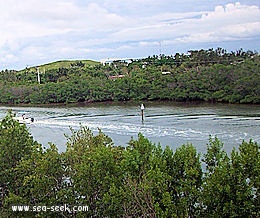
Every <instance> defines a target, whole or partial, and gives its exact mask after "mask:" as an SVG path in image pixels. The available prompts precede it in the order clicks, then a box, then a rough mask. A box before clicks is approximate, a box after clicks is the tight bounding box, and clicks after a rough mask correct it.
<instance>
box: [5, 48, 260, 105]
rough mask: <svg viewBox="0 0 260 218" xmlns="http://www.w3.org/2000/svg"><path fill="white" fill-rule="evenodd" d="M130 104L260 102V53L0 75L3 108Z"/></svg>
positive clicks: (194, 54) (69, 65) (63, 65)
mask: <svg viewBox="0 0 260 218" xmlns="http://www.w3.org/2000/svg"><path fill="white" fill-rule="evenodd" d="M129 100H170V101H210V102H231V103H260V57H259V54H258V53H257V52H253V51H243V50H242V49H240V50H238V51H236V52H227V51H226V50H225V49H222V48H217V49H215V50H213V49H209V50H192V51H189V52H188V53H187V54H179V53H176V54H175V55H174V56H166V55H154V56H150V57H147V58H143V59H136V60H124V61H122V60H118V61H111V62H105V63H102V64H101V63H98V62H93V61H67V62H56V63H55V64H48V65H43V66H38V67H31V68H26V69H24V70H22V71H15V70H3V71H1V72H0V103H1V104H50V103H77V102H93V101H129Z"/></svg>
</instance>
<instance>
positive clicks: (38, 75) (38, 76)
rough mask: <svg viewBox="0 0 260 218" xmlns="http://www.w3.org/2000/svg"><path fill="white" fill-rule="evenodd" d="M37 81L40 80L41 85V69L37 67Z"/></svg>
mask: <svg viewBox="0 0 260 218" xmlns="http://www.w3.org/2000/svg"><path fill="white" fill-rule="evenodd" d="M37 79H38V83H39V84H41V78H40V69H39V67H37Z"/></svg>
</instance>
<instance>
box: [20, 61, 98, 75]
mask: <svg viewBox="0 0 260 218" xmlns="http://www.w3.org/2000/svg"><path fill="white" fill-rule="evenodd" d="M79 63H82V64H84V65H85V66H94V65H97V64H99V62H97V61H93V60H60V61H55V62H51V63H47V64H42V65H39V66H33V67H29V68H26V69H23V70H20V71H19V72H20V73H23V72H25V71H27V72H31V71H35V68H37V67H38V68H39V70H40V71H41V72H43V71H48V70H56V69H59V68H70V67H72V66H73V65H74V66H76V65H77V64H79Z"/></svg>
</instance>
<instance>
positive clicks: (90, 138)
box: [0, 114, 260, 218]
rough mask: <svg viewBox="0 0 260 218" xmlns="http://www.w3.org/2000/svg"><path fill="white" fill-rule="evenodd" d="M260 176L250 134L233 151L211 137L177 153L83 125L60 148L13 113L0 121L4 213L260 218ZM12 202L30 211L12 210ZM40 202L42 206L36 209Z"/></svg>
mask: <svg viewBox="0 0 260 218" xmlns="http://www.w3.org/2000/svg"><path fill="white" fill-rule="evenodd" d="M61 137H62V136H61ZM202 166H204V170H202ZM259 175H260V149H259V145H258V144H257V143H255V142H253V141H252V140H250V141H249V142H245V141H244V142H242V143H241V144H240V146H239V150H236V149H233V151H232V152H231V154H230V155H228V154H227V153H226V152H225V151H224V150H223V143H222V142H221V141H219V139H217V138H210V139H209V143H208V145H207V151H206V152H205V154H204V155H203V156H201V154H199V153H197V151H196V148H195V147H194V146H193V145H192V144H185V145H182V146H180V147H179V148H177V149H176V150H174V151H173V150H172V149H171V148H170V147H169V146H167V147H165V148H162V147H161V146H160V145H155V144H153V143H152V142H150V141H149V140H148V139H147V138H145V137H144V136H143V135H141V134H139V135H138V138H137V139H131V140H130V141H129V143H128V144H127V145H125V146H114V144H113V141H112V139H111V138H109V137H108V136H106V135H105V134H104V133H102V132H101V131H100V132H99V133H98V134H97V135H94V134H93V133H92V132H91V131H90V130H89V129H88V128H87V127H83V126H82V127H81V128H80V129H79V130H77V131H75V130H72V134H71V136H70V137H69V138H68V139H67V150H66V151H65V152H63V153H59V152H58V149H57V147H56V146H55V145H54V144H50V146H49V148H47V149H44V148H43V147H42V146H41V145H40V144H39V143H37V142H36V141H34V139H33V138H32V136H31V135H30V133H29V131H28V129H27V128H26V126H25V125H24V124H23V125H21V124H19V123H18V122H17V121H15V120H14V119H13V118H12V114H8V115H7V116H6V117H5V118H4V119H3V120H2V121H0V214H1V217H11V218H12V217H15V218H19V217H20V218H23V217H26V218H34V217H41V218H44V217H46V218H49V217H52V218H62V217H74V218H85V217H101V218H102V217H118V218H121V217H125V218H126V217H144V218H146V217H147V218H148V217H151V218H156V217H158V218H173V217H176V218H177V217H178V218H188V217H190V218H196V217H198V218H199V217H200V218H216V217H224V218H229V217H237V218H240V217H241V218H245V217H248V218H259V217H260V210H259V205H260V196H259V188H260V183H259V182H260V180H259ZM14 205H27V206H29V207H30V208H29V209H30V212H28V211H27V212H24V211H16V212H15V211H13V210H12V206H14ZM65 205H67V208H69V209H70V210H67V209H66V210H65V209H64V206H65ZM37 206H42V207H40V208H42V210H41V211H39V210H38V211H33V208H36V207H37ZM52 206H63V210H62V211H59V212H57V211H56V212H55V211H53V210H51V209H50V208H51V207H52ZM73 206H88V211H85V212H84V211H83V212H82V211H73V210H72V208H73Z"/></svg>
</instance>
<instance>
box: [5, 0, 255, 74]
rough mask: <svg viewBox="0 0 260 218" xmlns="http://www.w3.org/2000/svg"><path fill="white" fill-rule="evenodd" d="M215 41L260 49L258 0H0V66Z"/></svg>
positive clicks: (144, 53)
mask: <svg viewBox="0 0 260 218" xmlns="http://www.w3.org/2000/svg"><path fill="white" fill-rule="evenodd" d="M217 47H221V48H224V49H227V51H236V50H239V49H240V48H243V49H244V50H246V51H247V50H252V51H257V52H258V53H259V51H260V1H259V0H251V1H250V0H240V1H232V0H229V1H227V0H210V1H209V0H131V1H126V0H124V1H123V0H103V1H102V0H95V1H94V0H55V1H54V0H23V1H21V0H8V1H7V0H0V70H4V69H15V70H19V69H24V68H25V67H31V66H37V65H41V64H45V63H49V62H53V61H58V60H75V59H77V60H83V59H90V60H96V61H101V60H109V59H110V60H111V59H113V58H115V59H117V58H118V59H120V58H143V57H148V56H152V55H159V54H165V55H174V54H175V53H187V51H189V50H200V49H209V48H214V49H215V48H217Z"/></svg>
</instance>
